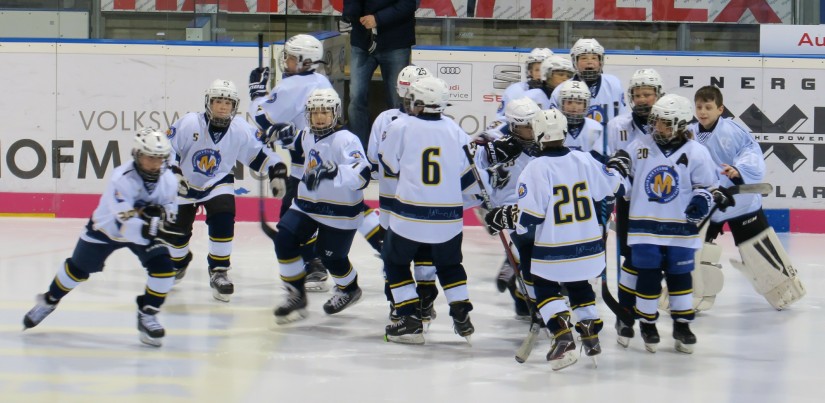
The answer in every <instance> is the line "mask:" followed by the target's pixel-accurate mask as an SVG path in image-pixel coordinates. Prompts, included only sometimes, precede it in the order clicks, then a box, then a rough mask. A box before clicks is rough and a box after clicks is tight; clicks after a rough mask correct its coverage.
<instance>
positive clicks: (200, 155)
mask: <svg viewBox="0 0 825 403" xmlns="http://www.w3.org/2000/svg"><path fill="white" fill-rule="evenodd" d="M239 102H240V98H239V97H238V91H237V89H236V88H235V84H234V83H232V82H231V81H227V80H215V81H213V82H212V84H211V85H210V86H209V89H207V90H206V95H205V96H204V107H205V111H204V112H190V113H187V114H186V115H184V116H183V117H181V118H180V119H179V120H178V121H177V122H175V123H173V124H172V126H171V127H170V128H169V131H168V134H167V136H168V137H169V140H170V141H171V144H172V150H173V151H174V154H175V161H176V163H175V165H174V166H173V167H172V168H173V170H174V171H175V173H176V174H177V176H178V179H179V181H180V189H179V196H180V198H179V200H178V203H179V205H180V206H179V207H178V219H177V223H178V226H179V227H180V228H181V229H182V230H183V233H184V235H183V236H182V237H180V238H178V239H175V240H173V241H172V246H173V248H172V250H171V253H172V261H173V262H174V265H175V270H177V274H176V277H177V278H178V279H182V278H183V276H184V275H185V274H186V269H187V267H188V266H189V264H190V262H191V261H192V252H191V251H190V250H189V240H190V239H191V237H192V227H193V224H194V222H195V213H196V211H197V209H198V207H200V206H203V207H204V209H205V210H206V225H207V227H208V228H209V254H208V255H207V256H206V262H207V264H208V270H209V286H210V287H211V288H212V296H213V297H214V298H215V299H217V300H218V301H222V302H229V300H230V298H231V296H232V294H233V293H234V292H235V285H234V284H233V283H232V280H231V279H230V278H229V270H230V269H231V261H230V255H231V254H232V241H233V239H234V236H235V187H234V182H235V176H234V175H233V173H232V170H233V169H234V168H235V161H240V162H241V163H242V164H244V165H246V166H248V167H249V168H251V169H253V170H255V171H258V172H261V173H264V172H266V173H268V175H269V179H270V185H271V188H272V193H273V195H274V196H276V197H283V195H284V193H285V192H286V184H285V181H286V164H284V163H283V162H282V161H281V157H279V156H278V155H277V154H276V153H275V152H273V151H272V150H270V149H269V148H266V147H264V145H263V144H262V143H261V142H260V141H258V140H257V139H256V136H257V133H258V130H257V129H256V128H255V126H253V125H251V124H249V123H247V121H246V119H244V118H242V117H240V116H236V114H237V112H238V106H239Z"/></svg>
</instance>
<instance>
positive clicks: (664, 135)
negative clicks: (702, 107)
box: [648, 94, 693, 145]
mask: <svg viewBox="0 0 825 403" xmlns="http://www.w3.org/2000/svg"><path fill="white" fill-rule="evenodd" d="M692 119H693V103H692V102H690V100H689V99H687V98H685V97H683V96H681V95H676V94H667V95H665V96H663V97H661V98H659V100H658V101H656V103H655V104H654V105H653V108H652V109H651V110H650V116H648V122H649V123H650V135H651V136H653V140H655V141H656V142H657V143H659V144H662V145H664V144H667V143H669V142H670V141H671V140H673V139H674V138H675V137H676V136H684V134H685V131H686V128H687V125H688V123H689V122H690V121H691V120H692ZM659 122H662V123H664V124H665V127H666V128H670V130H669V132H661V131H660V130H659V129H658V128H657V126H658V124H657V123H659Z"/></svg>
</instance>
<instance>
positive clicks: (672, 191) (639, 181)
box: [627, 136, 718, 249]
mask: <svg viewBox="0 0 825 403" xmlns="http://www.w3.org/2000/svg"><path fill="white" fill-rule="evenodd" d="M627 152H628V153H629V154H630V158H631V161H632V162H631V167H630V171H631V172H630V176H631V177H632V178H633V184H632V190H631V191H630V192H629V194H630V214H629V216H630V219H629V222H628V237H627V244H628V245H635V244H652V245H663V246H680V247H683V248H694V249H698V248H701V247H702V242H703V239H700V238H699V229H698V228H697V227H696V224H692V223H689V222H688V221H687V219H686V218H685V209H686V208H687V206H688V204H689V203H690V199H692V198H693V195H694V194H693V189H695V188H713V187H716V186H717V183H718V180H717V177H716V172H715V171H714V163H713V160H712V159H711V157H710V153H708V150H707V148H705V147H703V146H702V145H701V144H699V143H698V142H696V141H693V140H688V141H687V142H686V143H685V144H683V145H682V146H681V147H679V148H678V149H676V150H675V151H672V152H671V153H670V154H669V155H665V153H664V152H662V150H661V149H660V148H659V146H658V144H656V142H655V141H653V137H651V136H645V137H641V138H637V139H636V140H634V141H633V142H632V143H630V144H629V145H628V147H627Z"/></svg>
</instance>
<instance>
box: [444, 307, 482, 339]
mask: <svg viewBox="0 0 825 403" xmlns="http://www.w3.org/2000/svg"><path fill="white" fill-rule="evenodd" d="M450 314H451V315H452V317H453V330H454V331H455V333H456V334H457V335H459V336H461V337H463V338H465V339H467V343H469V344H470V345H472V344H473V342H472V337H471V336H472V335H473V333H475V331H476V328H475V327H474V326H473V322H471V321H470V311H469V310H468V309H466V308H465V307H463V306H455V305H454V306H452V307H450Z"/></svg>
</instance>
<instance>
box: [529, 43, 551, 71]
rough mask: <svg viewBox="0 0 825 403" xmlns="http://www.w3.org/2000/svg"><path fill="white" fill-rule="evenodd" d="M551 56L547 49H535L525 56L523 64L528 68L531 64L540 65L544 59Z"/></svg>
mask: <svg viewBox="0 0 825 403" xmlns="http://www.w3.org/2000/svg"><path fill="white" fill-rule="evenodd" d="M550 56H553V51H552V50H550V49H548V48H535V49H533V50H531V51H530V53H528V54H527V58H526V59H525V61H524V64H525V65H526V66H527V67H530V65H531V64H533V63H541V62H543V61H544V59H547V58H548V57H550Z"/></svg>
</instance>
